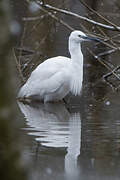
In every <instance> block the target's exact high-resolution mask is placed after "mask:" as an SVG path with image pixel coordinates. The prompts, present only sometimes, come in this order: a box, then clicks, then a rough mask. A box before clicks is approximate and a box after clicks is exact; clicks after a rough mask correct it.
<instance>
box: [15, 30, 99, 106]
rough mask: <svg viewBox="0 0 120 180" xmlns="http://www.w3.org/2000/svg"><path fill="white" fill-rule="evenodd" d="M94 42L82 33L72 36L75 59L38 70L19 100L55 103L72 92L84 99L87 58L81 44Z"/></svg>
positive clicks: (60, 60) (58, 59)
mask: <svg viewBox="0 0 120 180" xmlns="http://www.w3.org/2000/svg"><path fill="white" fill-rule="evenodd" d="M88 40H94V41H99V40H98V39H96V38H94V37H88V36H87V35H86V34H84V33H83V32H81V31H73V32H72V33H71V34H70V36H69V52H70V55H71V58H67V57H63V56H57V57H53V58H50V59H47V60H46V61H44V62H43V63H41V64H40V65H38V66H37V68H36V69H35V70H34V71H33V72H32V73H31V75H30V77H29V79H28V80H27V82H26V83H25V84H24V85H23V87H22V88H21V89H20V91H19V94H18V98H31V99H39V100H41V101H44V103H46V102H52V101H60V100H62V99H63V98H64V97H65V96H66V95H67V94H68V93H69V92H71V93H72V94H73V95H75V96H76V95H80V93H81V88H82V82H83V54H82V51H81V42H83V41H88Z"/></svg>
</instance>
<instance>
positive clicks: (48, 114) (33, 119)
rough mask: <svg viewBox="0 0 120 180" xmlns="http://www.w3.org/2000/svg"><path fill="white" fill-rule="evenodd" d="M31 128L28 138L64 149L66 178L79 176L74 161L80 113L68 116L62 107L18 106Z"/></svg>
mask: <svg viewBox="0 0 120 180" xmlns="http://www.w3.org/2000/svg"><path fill="white" fill-rule="evenodd" d="M18 104H19V107H20V109H21V111H22V112H23V114H24V115H25V117H26V120H27V125H28V126H29V127H30V128H26V130H29V131H30V132H29V135H33V136H35V139H36V141H38V142H40V143H41V145H42V146H46V147H54V148H63V147H66V148H67V153H66V155H65V163H64V164H65V173H66V178H67V177H68V178H69V179H70V177H71V176H72V177H73V176H74V177H76V176H78V174H79V171H78V169H77V159H78V156H79V155H80V146H81V119H80V113H72V114H71V115H70V113H69V112H68V110H67V109H66V108H65V106H64V104H62V103H61V104H60V103H59V104H58V103H57V104H38V103H33V104H29V105H28V104H23V103H20V102H19V103H18Z"/></svg>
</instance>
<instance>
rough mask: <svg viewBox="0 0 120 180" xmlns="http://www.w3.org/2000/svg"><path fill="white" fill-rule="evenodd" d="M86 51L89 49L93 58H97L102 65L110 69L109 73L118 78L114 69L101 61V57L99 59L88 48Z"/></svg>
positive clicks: (119, 78)
mask: <svg viewBox="0 0 120 180" xmlns="http://www.w3.org/2000/svg"><path fill="white" fill-rule="evenodd" d="M87 49H88V48H87ZM88 51H89V52H90V54H91V55H92V56H93V57H94V58H95V59H97V60H98V61H99V62H100V63H101V64H102V65H103V66H104V67H106V68H107V69H108V70H109V71H111V73H112V74H113V75H114V76H115V77H116V78H117V79H118V80H120V76H118V75H117V74H116V72H115V71H114V70H112V69H111V68H110V67H109V66H108V65H107V64H105V63H104V62H103V61H101V59H100V58H99V57H98V56H96V55H95V54H94V53H93V52H92V51H91V50H90V49H88Z"/></svg>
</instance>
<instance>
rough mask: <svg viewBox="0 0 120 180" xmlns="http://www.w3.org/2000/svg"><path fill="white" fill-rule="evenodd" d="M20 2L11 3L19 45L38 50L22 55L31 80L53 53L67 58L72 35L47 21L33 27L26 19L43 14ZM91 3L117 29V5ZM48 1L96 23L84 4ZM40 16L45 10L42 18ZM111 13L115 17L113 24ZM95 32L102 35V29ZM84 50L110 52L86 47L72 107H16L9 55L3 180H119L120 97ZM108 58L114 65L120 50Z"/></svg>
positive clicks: (1, 126) (1, 120) (3, 102)
mask: <svg viewBox="0 0 120 180" xmlns="http://www.w3.org/2000/svg"><path fill="white" fill-rule="evenodd" d="M21 2H22V1H21ZM21 2H20V1H18V0H13V1H11V7H12V9H13V15H14V20H15V21H17V22H19V23H20V25H21V33H19V34H18V36H16V41H17V43H16V46H17V47H18V46H21V47H22V48H24V49H25V50H26V49H27V50H29V52H31V50H32V51H34V53H33V54H32V53H28V52H27V51H24V55H22V53H21V64H22V68H23V74H24V76H25V77H28V76H29V74H30V72H31V71H32V69H34V68H35V67H36V65H37V64H39V63H40V62H41V61H43V60H44V59H45V58H47V57H51V56H56V55H65V56H69V53H68V50H67V39H68V35H69V33H70V31H69V30H68V29H66V28H65V27H63V26H62V25H60V24H59V23H56V22H55V21H54V20H53V19H50V18H48V17H45V19H44V20H43V22H41V23H40V24H39V25H37V28H36V29H35V28H33V27H34V26H36V23H37V22H24V23H23V22H22V21H21V17H23V16H25V17H26V16H29V17H33V16H37V15H38V14H37V13H35V14H33V13H31V12H30V11H29V9H28V8H27V4H26V3H25V2H24V1H23V2H24V3H21ZM86 2H87V3H88V4H89V5H90V6H91V7H92V8H94V9H95V10H98V11H99V12H102V14H104V15H105V16H106V17H108V18H109V19H110V20H114V23H116V24H117V25H119V21H118V20H119V6H118V5H119V1H112V2H110V1H107V0H105V1H96V2H94V1H90V2H88V1H87V0H86ZM48 3H50V4H53V5H55V6H57V7H62V8H64V9H65V8H67V9H70V10H71V11H73V12H76V13H78V14H80V15H84V16H86V15H88V16H90V17H91V18H94V19H95V18H96V19H95V20H98V21H99V19H98V18H97V17H94V16H93V14H91V13H90V12H89V11H88V10H87V9H86V8H85V7H84V6H83V5H82V4H81V3H80V2H79V0H75V1H72V0H65V1H57V3H56V2H53V1H48ZM23 7H24V8H23ZM108 7H109V8H108ZM113 7H114V8H113ZM111 10H112V12H111ZM41 14H42V13H41V12H40V14H39V15H41ZM113 16H115V17H116V18H115V19H114V18H113ZM61 18H62V19H63V20H64V21H66V22H67V23H68V24H70V25H71V26H72V27H74V28H75V29H80V30H83V29H82V27H81V24H80V22H79V21H78V20H76V19H75V18H72V17H69V16H65V15H62V16H61ZM82 25H85V26H86V27H87V28H88V29H89V30H90V31H92V32H94V29H95V27H94V28H93V26H91V25H90V24H85V23H84V22H83V23H82ZM23 27H25V29H24V28H23ZM92 28H93V29H92ZM23 29H24V30H23ZM23 31H24V36H23V35H22V32H23ZM95 32H97V33H98V29H97V28H96V29H95ZM104 33H106V34H107V35H110V36H111V34H112V33H113V32H112V33H111V32H110V31H104ZM114 33H116V32H114ZM114 33H113V35H114ZM21 39H22V43H21V42H20V40H21ZM11 46H12V45H11ZM86 47H89V48H91V49H92V48H93V49H94V52H95V54H97V53H99V52H103V51H105V50H107V47H106V46H104V45H102V44H89V43H86V44H83V46H82V49H83V53H84V82H83V89H82V94H81V97H74V96H71V95H68V96H67V97H66V101H67V104H64V103H56V104H51V103H48V104H40V103H35V102H34V103H33V102H32V103H22V102H16V98H15V97H16V94H17V91H18V89H19V87H18V86H20V82H19V78H18V72H17V71H16V67H15V62H14V61H10V59H13V56H12V55H11V53H10V55H9V53H8V57H7V59H6V58H5V59H6V60H5V61H1V66H0V67H2V68H1V74H0V77H2V81H1V89H0V90H1V91H0V92H1V96H0V108H1V109H0V174H1V175H0V177H1V178H2V180H6V179H10V180H13V179H15V180H16V179H25V180H27V179H29V180H38V179H40V180H48V179H50V180H61V179H64V180H69V179H70V180H73V179H74V180H78V179H81V180H94V179H95V180H119V179H120V170H119V169H120V110H119V109H120V93H119V91H114V90H113V89H112V88H111V86H110V85H108V84H107V83H106V82H105V81H103V78H102V77H103V75H104V74H106V73H107V72H108V71H107V70H106V69H105V68H104V67H103V66H102V65H100V64H99V63H98V62H97V61H95V59H94V58H93V57H92V56H91V55H90V54H89V53H88V51H87V50H86ZM10 49H11V48H10ZM10 52H11V51H10ZM26 52H27V53H26ZM4 54H6V52H5V53H4ZM18 57H19V55H18ZM2 58H4V57H3V55H2ZM103 60H105V61H107V62H109V63H112V64H114V65H115V66H117V65H119V52H116V53H114V54H112V55H110V56H107V57H104V58H103ZM8 62H9V63H8ZM25 64H28V66H25ZM24 68H25V69H24ZM8 70H9V71H10V73H8V74H7V73H6V75H4V74H5V72H9V71H8ZM112 81H113V80H112ZM118 83H119V82H118ZM16 89H17V90H16ZM1 178H0V179H1Z"/></svg>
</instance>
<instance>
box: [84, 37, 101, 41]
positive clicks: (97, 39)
mask: <svg viewBox="0 0 120 180" xmlns="http://www.w3.org/2000/svg"><path fill="white" fill-rule="evenodd" d="M87 39H88V41H94V42H101V41H102V40H101V39H99V38H97V37H91V36H87Z"/></svg>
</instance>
